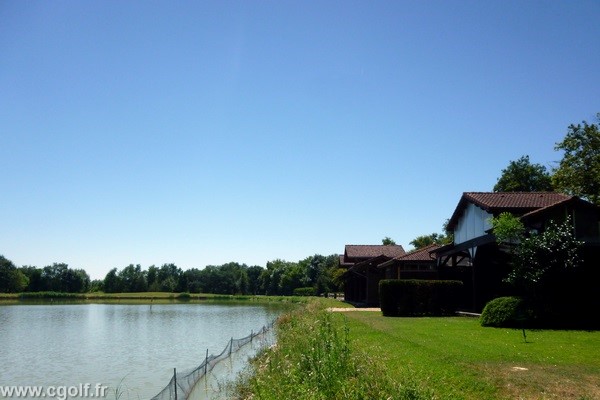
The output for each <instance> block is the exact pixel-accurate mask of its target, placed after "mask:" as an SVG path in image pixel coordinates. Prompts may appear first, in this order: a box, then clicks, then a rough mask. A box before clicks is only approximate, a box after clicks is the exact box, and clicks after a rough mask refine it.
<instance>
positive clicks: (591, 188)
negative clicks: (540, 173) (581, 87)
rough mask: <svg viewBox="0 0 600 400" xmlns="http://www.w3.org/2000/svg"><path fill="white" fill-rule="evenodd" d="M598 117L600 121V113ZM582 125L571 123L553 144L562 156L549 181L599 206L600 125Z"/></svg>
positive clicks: (559, 188) (561, 189)
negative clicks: (560, 139) (560, 140)
mask: <svg viewBox="0 0 600 400" xmlns="http://www.w3.org/2000/svg"><path fill="white" fill-rule="evenodd" d="M597 117H598V120H599V121H600V113H598V114H597ZM582 124H583V125H582ZM582 124H577V125H574V124H573V125H570V126H569V128H568V132H567V135H566V136H565V138H564V139H563V141H562V142H560V143H557V144H556V146H555V148H554V149H555V150H562V151H564V155H563V158H562V160H561V161H560V164H559V165H558V168H556V169H555V170H554V175H553V176H552V181H553V183H554V185H555V186H556V187H557V189H558V190H560V191H563V192H565V193H569V194H574V195H576V196H579V197H582V198H584V199H587V200H589V201H591V202H592V203H595V204H598V205H600V124H588V123H587V122H585V121H583V122H582Z"/></svg>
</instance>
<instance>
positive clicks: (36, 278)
mask: <svg viewBox="0 0 600 400" xmlns="http://www.w3.org/2000/svg"><path fill="white" fill-rule="evenodd" d="M19 269H20V270H21V272H23V274H24V275H25V276H26V277H27V278H28V279H29V284H28V285H27V288H26V289H25V290H26V291H28V292H41V291H43V290H44V282H43V280H42V270H41V269H39V268H36V267H33V266H30V265H24V266H22V267H21V268H19Z"/></svg>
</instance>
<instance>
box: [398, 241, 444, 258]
mask: <svg viewBox="0 0 600 400" xmlns="http://www.w3.org/2000/svg"><path fill="white" fill-rule="evenodd" d="M440 247H441V246H440V245H439V244H435V243H433V244H430V245H429V246H425V247H422V248H420V249H415V250H412V251H409V252H408V253H406V254H405V255H403V256H400V257H396V258H395V260H398V261H433V260H435V257H431V255H430V254H429V253H430V252H432V251H434V250H437V249H439V248H440Z"/></svg>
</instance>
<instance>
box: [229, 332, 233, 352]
mask: <svg viewBox="0 0 600 400" xmlns="http://www.w3.org/2000/svg"><path fill="white" fill-rule="evenodd" d="M232 347H233V336H232V337H231V340H230V341H229V355H231V348H232Z"/></svg>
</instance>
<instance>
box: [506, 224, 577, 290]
mask: <svg viewBox="0 0 600 400" xmlns="http://www.w3.org/2000/svg"><path fill="white" fill-rule="evenodd" d="M582 245H583V242H580V241H579V240H577V239H576V238H575V235H574V233H573V225H572V224H571V220H570V218H569V217H567V218H566V220H565V221H564V222H563V223H557V222H555V221H550V223H549V225H548V227H547V228H546V230H544V231H543V232H542V233H532V234H530V236H528V237H525V238H523V239H522V240H521V242H520V244H519V245H518V247H517V251H516V260H515V263H514V265H513V269H512V271H511V272H510V273H509V275H508V277H507V278H506V281H507V282H508V283H511V284H513V285H515V286H517V287H521V288H522V289H524V290H527V291H530V292H535V291H536V290H538V289H540V288H541V287H543V286H544V285H546V284H547V283H548V282H549V280H552V279H554V278H556V277H558V276H559V275H560V273H561V272H563V271H566V270H569V269H573V268H574V267H577V266H578V265H579V264H580V262H581V260H580V258H579V249H580V247H581V246H582Z"/></svg>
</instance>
